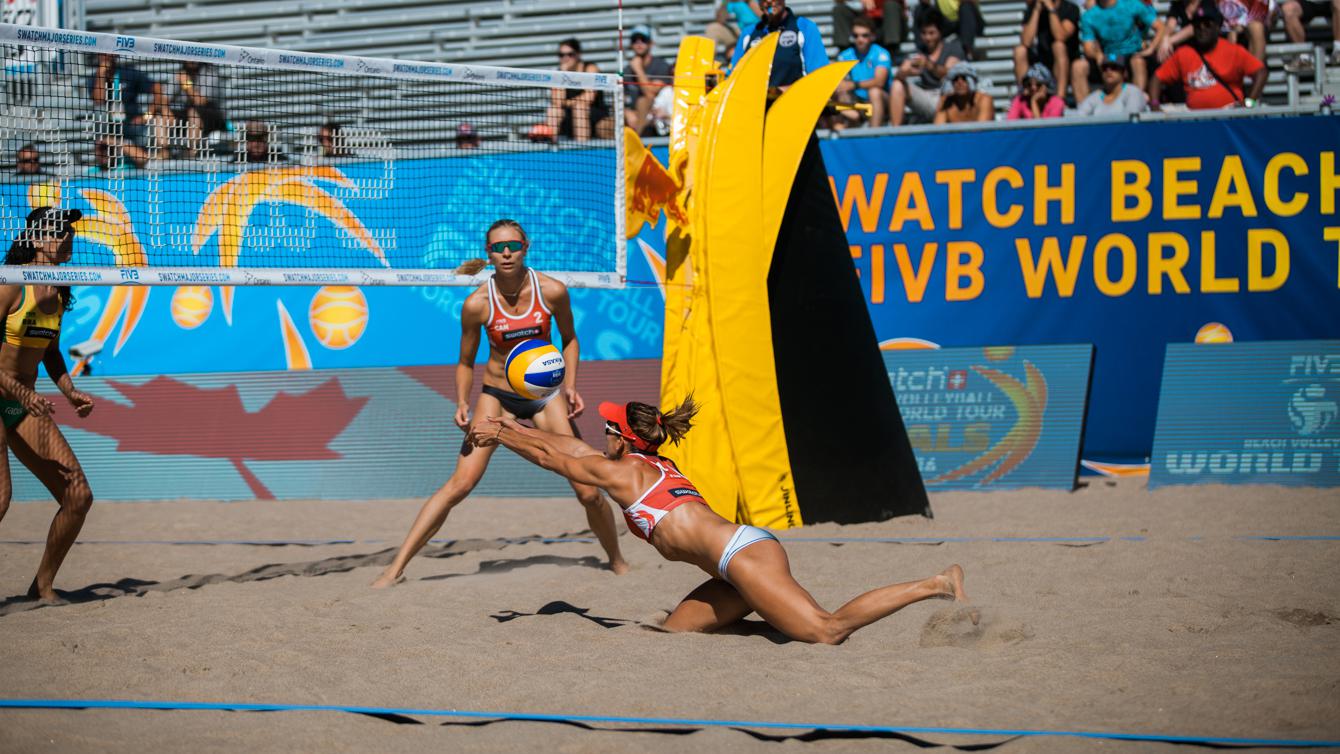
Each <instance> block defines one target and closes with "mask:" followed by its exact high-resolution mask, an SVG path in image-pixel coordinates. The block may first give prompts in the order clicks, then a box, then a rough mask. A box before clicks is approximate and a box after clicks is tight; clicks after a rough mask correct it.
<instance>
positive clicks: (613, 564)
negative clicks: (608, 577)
mask: <svg viewBox="0 0 1340 754" xmlns="http://www.w3.org/2000/svg"><path fill="white" fill-rule="evenodd" d="M610 570H611V571H614V575H615V576H622V575H624V574H625V573H628V561H627V560H624V559H623V558H620V559H618V560H611V561H610Z"/></svg>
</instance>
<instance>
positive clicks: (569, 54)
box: [558, 50, 577, 59]
mask: <svg viewBox="0 0 1340 754" xmlns="http://www.w3.org/2000/svg"><path fill="white" fill-rule="evenodd" d="M558 57H559V58H560V59H562V58H575V57H577V53H575V52H573V51H572V50H559V51H558Z"/></svg>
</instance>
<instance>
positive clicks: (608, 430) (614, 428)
mask: <svg viewBox="0 0 1340 754" xmlns="http://www.w3.org/2000/svg"><path fill="white" fill-rule="evenodd" d="M605 434H607V435H614V436H615V437H623V433H622V432H620V431H619V426H618V425H617V424H615V423H614V422H605Z"/></svg>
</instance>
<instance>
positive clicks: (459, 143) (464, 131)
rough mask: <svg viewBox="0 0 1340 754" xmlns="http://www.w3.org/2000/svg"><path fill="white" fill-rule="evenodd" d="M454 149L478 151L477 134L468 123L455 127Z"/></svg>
mask: <svg viewBox="0 0 1340 754" xmlns="http://www.w3.org/2000/svg"><path fill="white" fill-rule="evenodd" d="M456 148H457V149H479V134H478V133H476V132H475V127H474V126H472V125H470V124H469V123H462V124H460V125H459V126H456Z"/></svg>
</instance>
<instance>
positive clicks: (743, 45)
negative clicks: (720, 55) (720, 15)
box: [730, 0, 828, 89]
mask: <svg viewBox="0 0 1340 754" xmlns="http://www.w3.org/2000/svg"><path fill="white" fill-rule="evenodd" d="M759 6H760V9H761V10H762V11H763V16H762V17H761V18H760V19H759V20H758V23H757V24H755V25H754V27H753V28H752V29H748V30H746V31H745V32H744V34H743V35H741V37H740V41H738V42H736V43H735V54H734V55H732V56H731V59H730V67H731V70H732V71H734V70H735V64H736V63H738V62H740V58H742V57H744V53H745V51H746V50H749V49H750V48H752V47H753V46H754V45H756V44H758V43H759V42H762V41H763V40H764V39H765V38H766V37H767V36H768V35H769V34H777V35H778V38H777V54H776V55H775V56H774V57H773V59H772V75H771V76H770V77H769V79H768V88H770V89H785V88H786V87H788V86H790V85H792V84H794V83H795V82H797V81H799V80H800V79H802V78H804V77H805V76H806V74H809V73H811V72H813V71H817V70H819V69H820V68H823V67H824V66H826V65H828V51H827V50H825V49H824V40H823V35H822V34H820V33H819V26H818V24H816V23H814V22H813V21H811V20H809V19H808V18H805V17H804V16H797V15H796V14H795V13H794V12H793V11H792V10H791V9H790V8H788V7H786V0H760V2H759Z"/></svg>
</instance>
